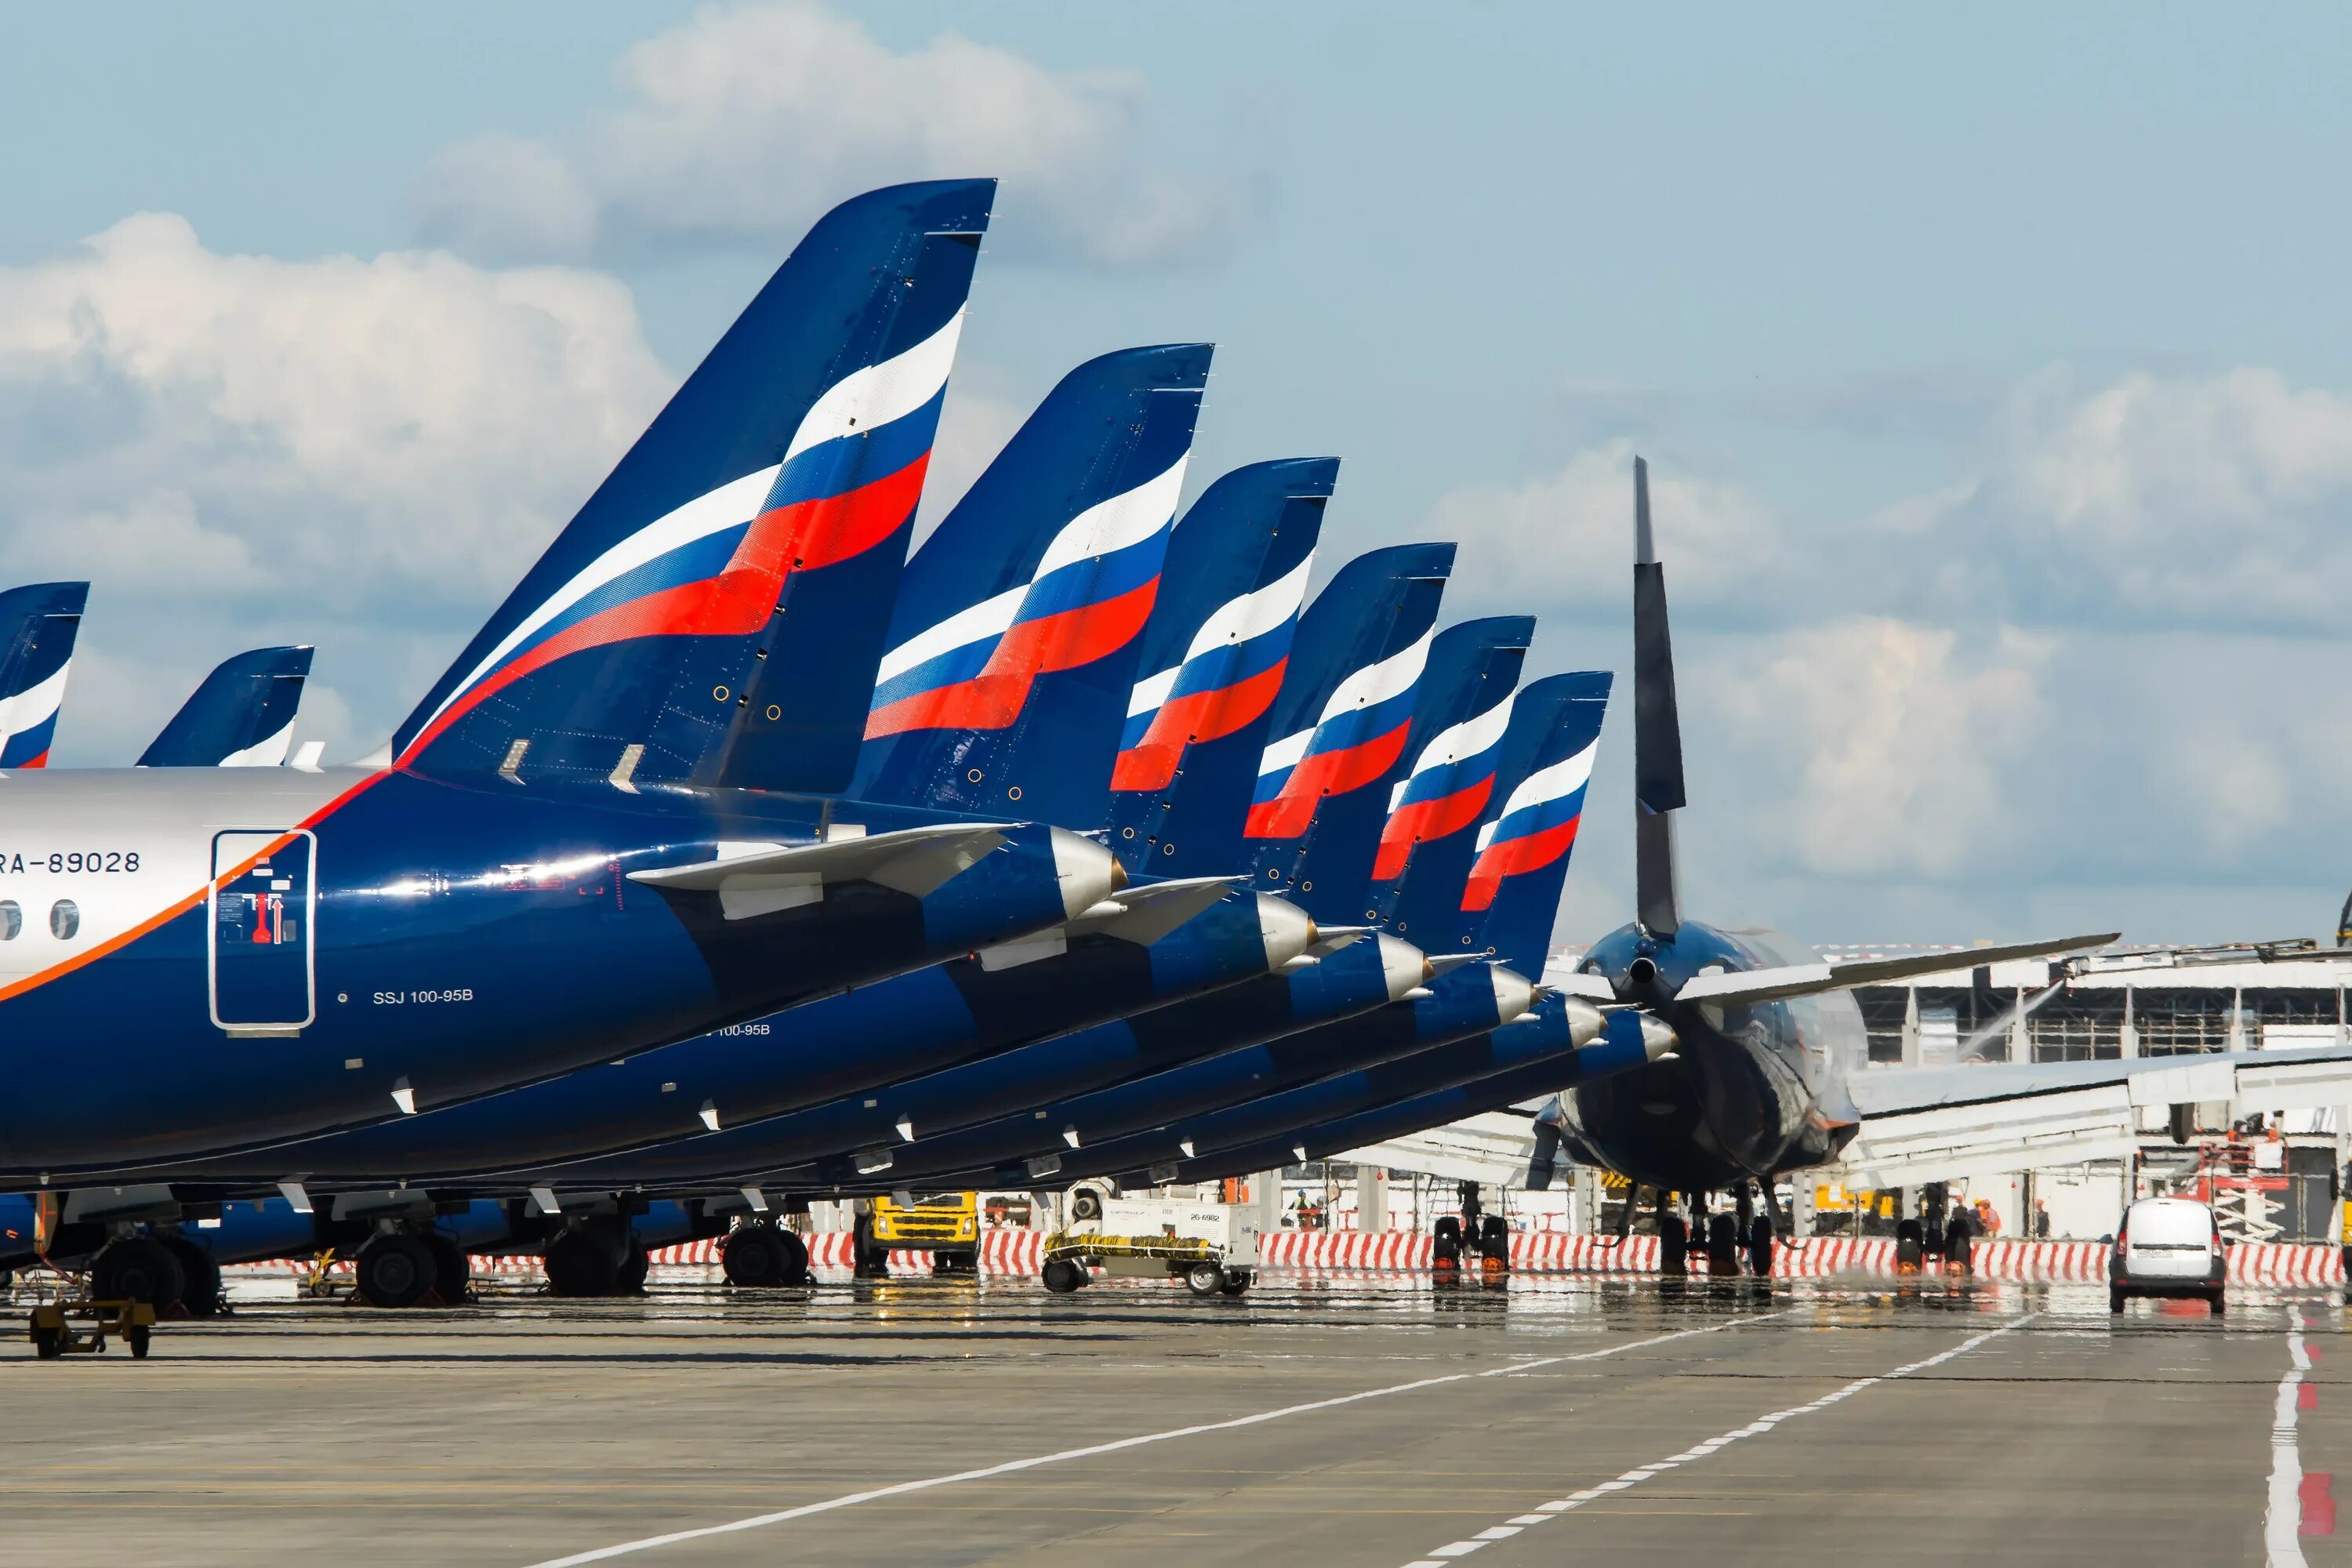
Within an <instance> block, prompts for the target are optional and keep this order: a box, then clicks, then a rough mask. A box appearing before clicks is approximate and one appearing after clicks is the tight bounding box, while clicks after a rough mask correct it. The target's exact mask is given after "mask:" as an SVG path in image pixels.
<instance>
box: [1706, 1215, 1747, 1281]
mask: <svg viewBox="0 0 2352 1568" xmlns="http://www.w3.org/2000/svg"><path fill="white" fill-rule="evenodd" d="M1739 1252H1740V1241H1739V1222H1738V1220H1736V1219H1734V1218H1733V1217H1732V1216H1731V1215H1727V1214H1719V1215H1711V1216H1710V1217H1709V1218H1708V1220H1707V1222H1706V1271H1707V1272H1708V1273H1709V1274H1713V1275H1719V1276H1728V1275H1733V1274H1737V1273H1738V1272H1739Z"/></svg>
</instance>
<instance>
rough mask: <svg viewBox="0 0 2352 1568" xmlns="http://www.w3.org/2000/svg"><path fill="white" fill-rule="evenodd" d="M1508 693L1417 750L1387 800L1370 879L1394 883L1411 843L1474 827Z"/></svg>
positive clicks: (1491, 778)
mask: <svg viewBox="0 0 2352 1568" xmlns="http://www.w3.org/2000/svg"><path fill="white" fill-rule="evenodd" d="M1513 696H1514V694H1513V693H1508V692H1507V693H1505V694H1504V696H1503V700H1501V701H1499V702H1497V703H1496V704H1495V705H1494V706H1493V707H1491V708H1489V709H1487V710H1486V711H1485V712H1483V713H1479V714H1476V715H1474V716H1473V717H1471V718H1469V719H1467V720H1465V721H1463V722H1461V723H1459V724H1455V725H1453V726H1450V727H1449V728H1447V729H1446V730H1445V731H1443V732H1441V733H1440V734H1438V735H1437V736H1436V737H1435V738H1434V739H1433V740H1432V741H1431V742H1429V744H1427V745H1426V746H1424V747H1423V748H1422V751H1421V755H1420V756H1419V757H1417V758H1416V759H1414V762H1413V764H1412V773H1410V774H1409V775H1408V776H1406V777H1405V778H1403V779H1402V780H1400V781H1398V784H1397V786H1396V790H1395V793H1394V794H1393V795H1392V796H1391V799H1390V802H1389V819H1388V821H1387V822H1386V823H1385V824H1383V825H1382V826H1381V847H1380V851H1379V854H1378V856H1377V858H1375V859H1374V860H1373V862H1372V880H1374V881H1376V882H1391V881H1394V880H1395V879H1397V878H1399V877H1402V875H1404V868H1405V866H1406V863H1407V862H1408V861H1409V860H1410V859H1411V858H1412V847H1413V846H1414V845H1416V844H1420V843H1423V842H1424V841H1426V840H1428V839H1432V838H1444V837H1448V836H1449V835H1452V834H1455V833H1459V832H1461V831H1463V830H1464V829H1465V828H1468V827H1473V826H1476V825H1477V823H1478V822H1479V820H1480V819H1481V818H1482V817H1484V816H1486V807H1487V805H1488V804H1489V802H1490V801H1491V800H1492V799H1493V796H1494V789H1495V767H1496V761H1497V759H1498V758H1499V756H1500V754H1501V752H1502V745H1503V731H1505V730H1507V729H1508V728H1509V727H1510V722H1511V703H1512V699H1513Z"/></svg>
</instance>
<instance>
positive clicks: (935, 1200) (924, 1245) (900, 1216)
mask: <svg viewBox="0 0 2352 1568" xmlns="http://www.w3.org/2000/svg"><path fill="white" fill-rule="evenodd" d="M857 1228H858V1230H859V1232H860V1234H859V1236H858V1237H857V1242H858V1246H857V1248H856V1251H857V1257H856V1266H857V1272H858V1273H859V1274H861V1275H869V1276H872V1275H880V1274H883V1273H887V1264H886V1263H885V1262H884V1258H885V1257H886V1256H887V1254H888V1253H889V1251H890V1250H891V1249H892V1248H893V1247H897V1248H900V1249H903V1250H905V1251H909V1252H928V1253H929V1254H930V1255H931V1272H933V1273H934V1274H972V1273H977V1272H978V1271H979V1269H980V1194H978V1193H940V1194H935V1195H933V1196H930V1197H927V1198H924V1199H923V1200H921V1201H920V1202H919V1203H903V1204H902V1203H900V1202H899V1201H898V1199H897V1198H891V1197H878V1198H876V1199H874V1200H873V1201H872V1203H871V1204H870V1205H868V1212H867V1214H866V1215H865V1216H864V1223H863V1224H861V1225H860V1226H858V1227H857ZM869 1264H870V1265H871V1267H870V1268H869Z"/></svg>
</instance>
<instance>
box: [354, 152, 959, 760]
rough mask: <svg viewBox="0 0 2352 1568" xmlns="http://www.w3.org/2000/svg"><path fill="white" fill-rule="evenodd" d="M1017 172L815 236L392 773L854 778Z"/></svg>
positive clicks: (410, 742) (839, 221)
mask: <svg viewBox="0 0 2352 1568" xmlns="http://www.w3.org/2000/svg"><path fill="white" fill-rule="evenodd" d="M994 192H995V183H994V182H993V181H990V180H950V181H933V182H928V183H924V184H908V185H895V186H891V187H888V188H887V189H884V190H878V191H873V192H869V193H867V194H866V195H862V196H857V197H854V198H852V199H851V200H849V201H847V202H845V203H843V204H842V205H840V206H837V207H835V209H834V210H833V211H832V212H830V213H828V214H826V215H825V216H824V217H823V218H821V219H819V220H818V221H817V224H816V226H814V228H812V229H811V230H810V231H809V233H808V236H807V237H805V238H804V239H803V240H802V241H801V243H800V244H799V245H798V246H797V247H794V249H793V253H792V255H791V256H790V257H789V258H786V260H785V261H784V264H783V265H782V267H781V268H778V269H777V270H776V272H775V274H774V276H772V278H771V279H769V280H768V283H767V285H766V286H765V287H764V288H762V289H761V290H760V293H759V295H758V297H757V298H755V299H754V300H752V301H751V305H750V306H749V307H748V308H746V309H745V310H744V311H743V313H742V314H741V315H740V316H739V317H738V318H737V319H736V321H735V324H734V325H733V326H731V327H730V328H729V329H728V330H727V333H726V335H725V336H724V337H722V338H721V339H719V344H718V346H717V347H715V348H713V349H712V350H711V351H710V353H709V354H708V355H707V356H706V357H705V358H704V359H703V361H702V363H701V364H700V365H699V366H698V367H697V368H696V370H695V372H694V374H692V375H690V376H688V378H687V380H686V384H685V385H683V386H681V387H680V388H679V389H678V391H677V395H675V396H673V397H672V398H671V399H670V401H669V403H668V405H667V406H666V407H665V408H663V410H662V411H661V413H660V414H659V415H658V416H656V418H655V419H654V422H653V424H652V425H651V426H649V427H647V429H646V433H645V434H644V435H643V436H642V437H639V438H638V440H637V443H636V445H635V446H634V447H631V448H630V449H629V451H628V453H627V454H626V455H625V456H624V457H623V458H622V459H621V461H620V463H619V465H618V466H617V467H615V468H614V470H613V472H612V473H611V475H610V476H609V477H607V478H606V479H605V480H604V483H603V484H602V485H600V486H599V487H597V489H596V492H595V494H594V495H593V496H591V497H590V498H589V500H588V502H587V504H586V505H585V506H583V507H582V508H581V509H580V511H579V513H578V515H576V516H575V517H573V518H572V521H571V523H570V524H569V525H568V526H567V527H566V528H565V529H564V531H563V532H562V534H561V535H560V536H558V538H557V539H556V541H555V542H554V543H553V544H552V545H551V546H550V547H549V548H548V551H547V553H546V554H544V555H542V556H541V558H540V560H539V563H538V564H537V565H535V566H533V567H532V568H531V570H530V573H529V574H527V575H526V576H525V577H524V578H523V580H522V582H521V584H520V585H519V586H518V587H517V588H516V589H515V590H514V592H513V593H512V594H510V595H508V598H507V601H506V603H505V604H504V605H500V606H499V610H498V612H497V613H496V614H495V615H493V616H491V617H490V619H489V621H488V624H487V625H485V626H483V627H482V629H481V631H480V632H478V633H477V634H476V636H475V637H474V640H473V641H472V643H470V644H469V645H468V646H467V648H466V651H465V652H464V653H463V654H462V655H460V656H459V658H458V659H457V663H456V664H454V665H452V666H451V667H450V668H449V670H448V672H447V673H446V674H445V675H443V676H442V677H441V679H439V680H438V681H437V682H436V683H435V685H434V687H433V689H432V690H431V692H430V693H428V694H427V695H426V697H425V700H424V702H423V703H421V704H420V705H419V706H418V707H417V709H416V710H415V712H414V713H413V714H411V715H410V716H409V718H408V720H407V721H405V722H404V723H403V724H402V725H401V727H400V729H399V731H398V732H397V733H396V734H395V736H394V740H393V743H392V748H391V758H390V760H391V762H392V763H394V764H395V765H398V766H403V767H409V766H418V767H428V768H432V769H435V770H440V771H459V772H493V771H495V772H497V773H501V774H503V775H505V776H507V777H509V778H514V779H518V780H520V781H524V782H528V781H529V780H530V779H531V778H533V777H568V778H574V779H609V780H611V781H612V782H613V783H614V784H620V785H623V786H633V785H634V784H635V782H636V781H646V782H657V781H659V782H687V781H691V782H697V783H705V784H718V783H729V784H745V785H752V784H756V785H760V786H763V787H768V788H794V789H808V790H816V791H826V790H834V789H838V788H839V787H840V785H841V784H844V783H845V782H846V780H847V778H848V775H849V772H850V769H851V767H852V765H853V764H854V763H855V759H856V745H857V740H858V736H859V734H860V732H861V731H862V729H863V719H864V709H865V702H866V697H867V695H868V694H869V692H870V691H871V689H872V687H873V675H874V668H875V665H876V662H877V660H878V658H879V657H880V654H881V637H882V628H883V627H884V626H886V625H887V623H888V619H889V613H890V605H891V602H892V599H893V598H894V596H895V595H896V593H897V590H898V575H899V572H900V569H901V567H902V566H903V564H904V561H905V555H906V548H907V542H908V537H909V531H910V529H911V526H912V521H913V517H914V512H915V505H916V502H917V500H919V498H920V496H921V492H922V483H923V478H924V475H925V473H926V471H927V469H928V467H929V458H930V449H931V441H932V437H933V434H934V432H935V431H936V429H937V426H938V423H939V412H940V402H941V400H942V397H943V396H944V394H945V388H946V384H947V377H948V371H949V369H950V365H951V363H952V362H953V360H954V357H955V347H956V342H957V339H958V336H959V334H960V333H961V329H962V323H963V306H964V300H965V297H966V295H967V294H968V293H969V291H970V289H971V273H972V267H973V262H974V260H975V258H977V256H978V253H979V246H980V237H981V235H982V231H983V230H985V229H986V227H987V226H988V216H989V204H990V202H991V200H992V198H993V195H994Z"/></svg>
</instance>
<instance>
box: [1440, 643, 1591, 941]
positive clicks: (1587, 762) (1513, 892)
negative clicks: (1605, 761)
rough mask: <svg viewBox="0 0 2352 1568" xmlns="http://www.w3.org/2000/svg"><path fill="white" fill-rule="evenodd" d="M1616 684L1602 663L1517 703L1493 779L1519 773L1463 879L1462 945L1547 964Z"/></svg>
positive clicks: (1533, 686) (1550, 681) (1529, 692)
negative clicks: (1600, 668) (1612, 687)
mask: <svg viewBox="0 0 2352 1568" xmlns="http://www.w3.org/2000/svg"><path fill="white" fill-rule="evenodd" d="M1610 685H1611V677H1610V676H1609V675H1608V673H1607V672H1606V671H1584V672H1581V673H1578V674H1574V675H1550V676H1546V677H1545V678H1544V679H1541V680H1537V681H1531V682H1529V683H1528V687H1527V689H1525V690H1524V691H1522V692H1520V693H1519V697H1518V700H1517V702H1515V703H1514V704H1513V705H1512V706H1513V709H1514V712H1513V716H1512V721H1511V726H1510V729H1509V730H1508V731H1506V732H1505V735H1504V740H1503V756H1502V758H1501V760H1500V763H1499V765H1498V766H1497V768H1496V774H1497V780H1498V783H1497V787H1498V788H1501V787H1504V784H1505V783H1506V782H1507V781H1514V780H1515V781H1516V782H1510V783H1508V785H1507V787H1508V791H1509V793H1508V794H1507V795H1504V797H1503V799H1502V801H1501V803H1500V804H1499V805H1496V806H1495V807H1493V808H1492V810H1491V813H1490V815H1489V816H1488V817H1487V819H1486V824H1485V825H1484V826H1481V827H1480V828H1479V830H1478V855H1477V858H1476V859H1475V861H1474V862H1473V863H1472V865H1471V867H1470V872H1469V876H1468V878H1467V879H1466V881H1465V883H1463V884H1462V885H1461V892H1460V901H1461V914H1460V916H1459V922H1460V923H1459V930H1458V932H1457V936H1456V945H1457V946H1458V947H1467V948H1473V949H1479V948H1483V949H1491V950H1492V951H1493V952H1494V953H1495V955H1496V958H1498V959H1499V960H1500V961H1501V962H1502V963H1506V964H1508V965H1509V966H1510V967H1511V968H1513V969H1516V970H1517V971H1518V972H1519V973H1522V974H1526V975H1529V976H1534V975H1538V974H1541V973H1543V970H1544V960H1545V958H1546V956H1547V954H1548V953H1549V951H1550V947H1551V931H1552V926H1553V924H1554V923H1555V922H1556V921H1558V919H1559V897H1560V890H1561V889H1562V888H1563V887H1565V886H1566V884H1567V881H1568V859H1569V854H1570V851H1571V850H1572V849H1574V848H1575V847H1576V830H1577V826H1578V824H1579V823H1580V821H1581V820H1582V818H1583V815H1584V790H1585V785H1586V784H1588V783H1590V782H1591V777H1592V763H1593V760H1594V758H1595V757H1596V756H1597V755H1598V754H1599V752H1600V748H1601V719H1602V717H1603V716H1604V715H1605V714H1606V713H1607V711H1608V709H1609V688H1610ZM1465 939H1466V941H1465ZM1424 945H1430V944H1426V943H1425V944H1424ZM1431 950H1432V951H1436V948H1435V947H1432V949H1431Z"/></svg>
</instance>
